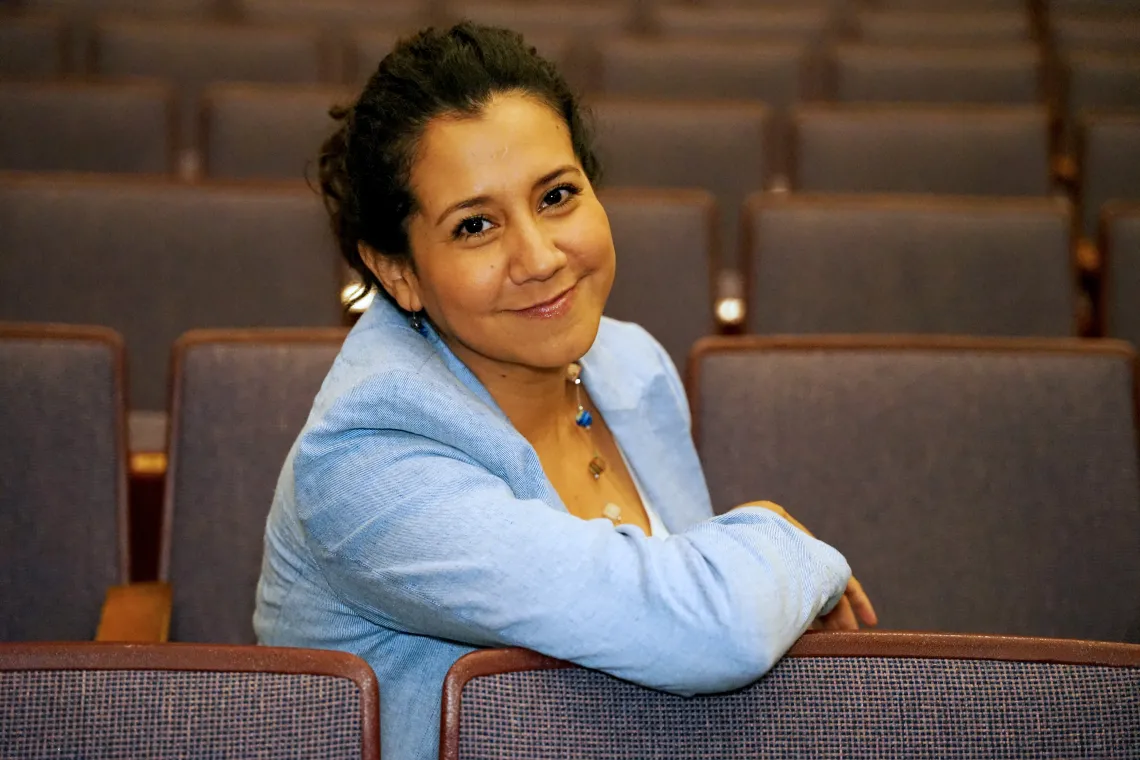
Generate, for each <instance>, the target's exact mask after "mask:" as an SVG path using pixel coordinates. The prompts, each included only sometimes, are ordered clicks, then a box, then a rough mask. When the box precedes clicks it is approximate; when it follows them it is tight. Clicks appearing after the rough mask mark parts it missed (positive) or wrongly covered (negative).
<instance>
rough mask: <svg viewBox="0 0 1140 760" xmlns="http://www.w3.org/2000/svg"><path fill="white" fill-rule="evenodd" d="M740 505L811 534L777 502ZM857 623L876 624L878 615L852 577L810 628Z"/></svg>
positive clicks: (839, 628)
mask: <svg viewBox="0 0 1140 760" xmlns="http://www.w3.org/2000/svg"><path fill="white" fill-rule="evenodd" d="M741 506H742V507H760V508H762V509H767V510H768V511H770V512H775V513H776V514H778V515H779V516H780V517H782V518H784V519H785V520H787V521H788V522H790V523H791V524H792V525H793V526H795V527H796V528H799V529H800V530H802V531H803V532H804V533H806V534H808V535H809V536H811V535H812V533H811V531H810V530H808V529H807V528H805V527H804V526H803V525H802V524H801V523H800V521H799V520H797V519H796V518H794V517H792V516H791V515H789V514H788V511H787V510H786V509H784V508H783V507H781V506H780V505H779V504H776V503H774V502H771V501H754V502H749V503H748V504H741ZM812 538H815V536H812ZM859 623H862V624H863V625H871V626H873V625H878V623H879V617H878V615H876V614H875V608H874V607H873V606H872V605H871V600H870V598H869V597H868V596H867V593H866V592H865V591H863V584H861V583H859V581H857V580H855V578H854V577H852V578H851V580H850V581H849V582H848V583H847V590H846V591H844V592H843V598H842V599H840V600H839V604H837V605H835V608H834V609H832V610H831V612H829V613H827V614H826V615H821V616H820V617H819V618H818V619H817V620H816V621H815V622H814V623H813V624H812V628H813V629H814V630H823V631H857V630H859Z"/></svg>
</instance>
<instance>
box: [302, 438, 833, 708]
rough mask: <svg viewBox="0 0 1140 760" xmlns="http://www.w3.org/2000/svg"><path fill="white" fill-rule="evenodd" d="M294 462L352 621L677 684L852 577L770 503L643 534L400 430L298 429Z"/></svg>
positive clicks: (318, 547)
mask: <svg viewBox="0 0 1140 760" xmlns="http://www.w3.org/2000/svg"><path fill="white" fill-rule="evenodd" d="M294 472H295V480H296V483H295V488H296V490H295V495H296V499H297V504H298V512H299V515H300V518H301V520H302V523H303V525H304V528H305V530H306V532H307V535H308V538H309V544H310V547H311V549H312V551H313V552H314V555H315V556H316V558H317V560H318V562H319V563H320V565H321V567H322V568H323V571H324V573H325V576H326V578H327V580H328V582H329V584H330V586H331V587H332V588H333V590H334V592H335V593H336V594H337V595H338V596H339V597H340V598H341V599H342V600H343V601H344V602H345V603H346V604H348V605H349V606H350V607H352V608H353V609H354V610H356V611H357V612H358V613H359V614H360V615H362V616H363V617H365V618H366V619H369V620H372V621H374V622H376V623H378V624H381V625H384V626H387V627H391V628H395V629H399V630H403V631H407V632H409V633H414V634H422V635H428V636H434V637H438V638H445V639H452V640H456V641H462V642H466V643H470V644H474V645H484V646H492V645H493V646H507V645H510V646H522V647H528V648H530V649H534V650H537V651H539V652H542V653H544V654H547V655H550V656H553V657H558V658H562V659H566V660H570V661H572V662H575V663H578V664H580V665H583V666H586V667H590V668H596V669H599V670H603V671H606V672H608V673H612V674H613V675H615V676H618V677H620V678H625V679H628V680H630V681H634V682H636V683H640V684H643V685H646V686H650V687H653V688H657V689H663V690H666V691H671V692H675V693H679V694H692V693H699V692H716V691H724V690H728V689H733V688H738V687H740V686H743V685H745V684H747V683H750V682H751V681H753V680H755V679H756V678H758V677H759V676H760V675H762V674H763V673H764V672H766V671H767V670H768V669H769V668H770V667H771V666H772V665H773V664H774V663H775V662H776V660H777V659H779V657H780V656H781V655H782V654H783V653H784V652H785V651H786V650H787V648H788V647H789V646H791V644H792V643H793V642H794V641H795V640H796V639H797V638H798V637H799V636H800V634H801V633H802V632H803V631H804V630H805V629H806V628H807V627H808V625H809V624H810V623H811V622H812V621H813V620H814V619H815V618H816V617H817V616H818V615H819V613H820V612H821V610H824V609H828V608H830V607H831V606H833V605H834V604H835V603H836V601H837V600H838V599H839V597H840V596H841V595H842V593H843V590H844V587H845V586H846V584H847V580H848V577H849V570H848V567H847V564H846V562H845V561H844V559H843V557H842V556H841V555H840V554H839V553H838V552H836V551H835V550H834V549H832V548H831V547H829V546H827V545H826V544H823V543H821V542H819V541H817V540H815V539H814V538H811V537H810V536H807V535H805V534H804V533H802V532H801V531H799V530H797V529H796V528H795V527H793V526H792V525H791V524H789V523H788V522H787V521H786V520H784V519H782V518H780V517H779V516H777V515H776V514H773V513H772V512H770V511H768V510H766V509H760V508H748V509H738V510H734V511H733V512H731V513H730V514H727V515H722V516H721V517H717V518H715V519H712V520H709V521H707V522H704V523H701V524H699V525H697V526H696V527H694V528H692V529H690V530H687V531H685V532H683V533H679V534H675V535H674V536H672V537H670V538H668V539H666V540H660V539H657V540H650V539H648V538H646V537H645V536H644V535H643V534H642V533H641V532H640V531H639V530H636V529H629V528H617V529H615V528H614V527H613V526H612V525H611V524H610V523H609V522H607V521H604V520H594V521H583V520H580V519H578V518H576V517H573V516H571V515H570V514H568V513H564V512H560V511H557V510H554V509H551V508H550V507H549V506H547V505H546V504H544V503H542V502H541V501H538V500H525V501H524V500H519V499H516V498H515V496H514V494H513V493H512V492H511V490H510V488H509V487H508V486H507V485H506V483H504V482H503V481H502V480H501V479H499V478H497V477H495V476H494V475H492V474H491V473H490V472H488V471H487V470H486V469H485V468H484V467H483V466H481V465H480V464H478V463H477V462H475V461H473V460H471V459H470V458H469V457H467V456H465V455H464V454H463V453H461V452H459V451H457V450H456V449H454V448H451V447H448V446H446V445H444V444H442V443H439V442H437V441H434V440H431V439H429V438H426V437H424V436H420V435H415V434H412V433H407V432H403V431H393V430H358V431H350V432H341V433H338V434H332V433H329V434H324V435H322V434H321V433H319V432H316V431H310V433H309V435H308V436H306V438H305V440H304V441H303V443H302V446H301V447H300V449H299V451H298V455H297V459H296V460H295V462H294Z"/></svg>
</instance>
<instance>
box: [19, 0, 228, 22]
mask: <svg viewBox="0 0 1140 760" xmlns="http://www.w3.org/2000/svg"><path fill="white" fill-rule="evenodd" d="M20 6H21V7H24V8H28V9H29V10H52V11H61V12H65V13H66V14H67V15H68V16H70V17H75V16H76V15H79V16H83V15H92V14H105V15H116V14H130V15H131V16H164V17H174V16H177V17H181V18H188V19H189V18H201V19H205V18H209V17H211V16H212V15H214V13H215V12H216V11H217V10H218V8H219V0H20Z"/></svg>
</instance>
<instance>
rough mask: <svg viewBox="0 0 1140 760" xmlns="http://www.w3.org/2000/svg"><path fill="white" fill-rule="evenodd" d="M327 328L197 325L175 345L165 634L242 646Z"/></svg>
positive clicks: (329, 358)
mask: <svg viewBox="0 0 1140 760" xmlns="http://www.w3.org/2000/svg"><path fill="white" fill-rule="evenodd" d="M344 336H345V332H344V331H343V330H339V329H329V330H213V331H211V330H203V331H194V332H190V333H187V334H186V335H184V336H183V337H182V338H181V339H180V340H179V341H178V343H177V345H176V346H175V347H174V351H173V359H172V362H173V363H172V370H171V372H172V376H173V384H174V385H173V396H172V408H171V410H170V419H171V429H170V452H169V465H168V469H167V475H166V477H167V482H166V497H165V505H164V510H163V512H164V525H165V526H166V530H165V533H164V542H163V547H162V553H161V558H160V566H159V577H160V578H161V579H162V580H165V581H169V582H170V584H171V586H172V588H173V598H174V607H173V611H172V613H171V626H170V638H171V639H172V640H174V641H194V642H211V643H226V644H252V643H254V641H255V638H254V633H253V607H254V600H255V598H256V593H257V579H258V576H259V574H260V571H261V556H262V545H263V544H262V542H263V539H264V536H265V520H266V517H267V516H268V515H269V508H270V505H272V503H273V491H274V487H275V486H276V484H277V478H278V475H279V474H280V472H281V465H282V463H284V461H285V457H286V455H287V454H288V453H289V450H290V448H291V447H292V445H293V441H294V439H295V438H296V437H297V434H298V433H300V432H301V428H302V426H303V425H304V424H305V420H306V419H307V418H308V416H309V410H310V409H311V408H312V405H313V399H314V398H315V397H316V395H317V391H318V390H319V389H320V387H321V383H322V381H323V380H324V378H325V375H326V374H327V373H328V371H329V368H330V367H331V366H332V362H333V359H334V358H335V357H336V354H337V352H338V351H339V350H340V344H341V343H342V342H343V341H344Z"/></svg>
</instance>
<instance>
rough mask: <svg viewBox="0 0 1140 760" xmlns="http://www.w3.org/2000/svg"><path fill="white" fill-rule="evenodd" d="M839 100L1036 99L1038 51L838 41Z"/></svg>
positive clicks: (836, 82)
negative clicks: (841, 43)
mask: <svg viewBox="0 0 1140 760" xmlns="http://www.w3.org/2000/svg"><path fill="white" fill-rule="evenodd" d="M834 63H835V67H834V96H835V99H836V100H838V101H841V102H910V103H995V104H1001V103H1035V102H1038V101H1040V100H1041V94H1042V93H1041V79H1040V63H1041V56H1040V54H1039V53H1038V52H1037V50H1036V49H1034V48H1033V47H1032V46H1030V45H1008V46H1001V47H992V48H986V49H982V50H978V49H974V48H968V47H963V48H942V49H928V48H915V47H901V46H900V47H882V46H877V45H841V46H839V47H837V48H836V50H835V53H834Z"/></svg>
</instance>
